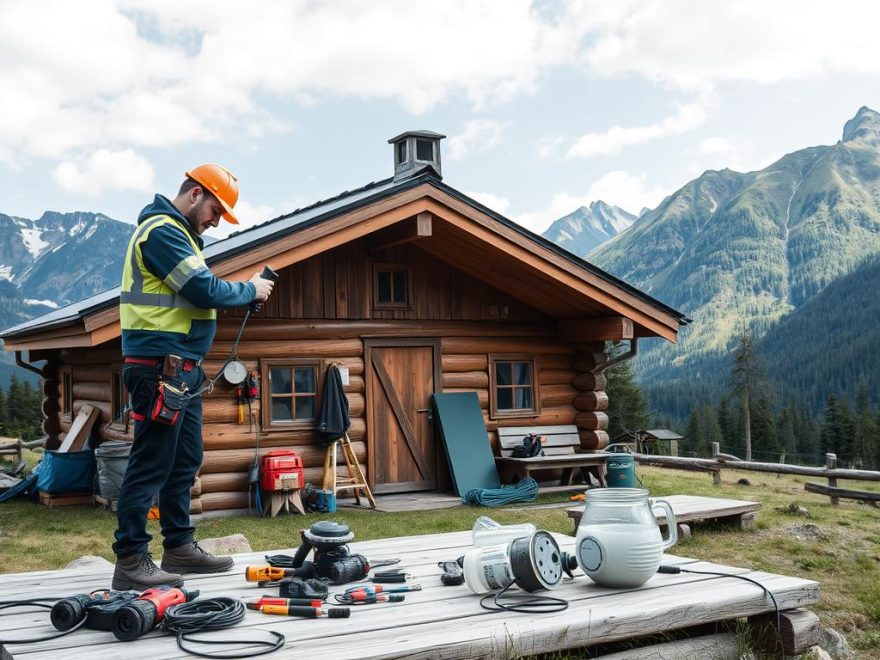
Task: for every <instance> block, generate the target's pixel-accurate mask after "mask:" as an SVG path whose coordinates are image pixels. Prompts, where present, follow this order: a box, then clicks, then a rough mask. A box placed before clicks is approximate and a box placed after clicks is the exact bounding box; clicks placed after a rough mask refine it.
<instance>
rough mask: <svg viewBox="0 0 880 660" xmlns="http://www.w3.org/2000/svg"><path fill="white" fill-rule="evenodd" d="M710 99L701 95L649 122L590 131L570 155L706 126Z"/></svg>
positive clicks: (596, 152)
mask: <svg viewBox="0 0 880 660" xmlns="http://www.w3.org/2000/svg"><path fill="white" fill-rule="evenodd" d="M709 105H710V104H709V103H708V102H707V100H706V99H701V100H699V101H696V102H694V103H688V104H686V105H682V106H680V107H679V108H678V112H676V113H675V114H674V115H669V116H668V117H664V118H663V119H661V120H660V121H658V122H655V123H653V124H648V125H646V126H636V127H632V128H623V127H621V126H612V127H611V128H610V129H608V130H607V131H605V132H603V133H587V134H586V135H582V136H581V137H579V138H578V139H577V140H576V141H575V143H574V144H572V145H571V147H569V149H568V151H567V152H566V156H567V157H568V158H573V157H578V156H581V157H592V156H607V155H609V154H614V153H617V152H619V151H621V150H622V149H624V148H625V147H630V146H633V145H638V144H644V143H646V142H651V141H652V140H657V139H658V138H663V137H667V136H670V135H681V134H683V133H687V132H689V131H692V130H694V129H696V128H699V127H700V126H702V125H703V124H704V123H705V122H706V120H707V119H708V116H709Z"/></svg>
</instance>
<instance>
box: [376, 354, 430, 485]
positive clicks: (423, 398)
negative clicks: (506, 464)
mask: <svg viewBox="0 0 880 660" xmlns="http://www.w3.org/2000/svg"><path fill="white" fill-rule="evenodd" d="M365 344H366V346H365V363H366V364H365V367H366V369H365V371H366V374H367V379H366V381H367V382H366V387H367V401H366V402H367V428H368V433H369V438H368V451H369V456H368V463H369V469H368V473H369V480H370V483H371V486H372V488H373V491H374V492H376V493H393V492H407V491H417V490H433V489H435V488H437V476H438V470H437V462H438V453H437V446H436V443H435V441H434V428H433V425H432V422H431V419H430V414H429V413H428V411H429V410H430V408H431V394H432V393H433V392H435V391H440V343H439V341H438V340H435V339H373V340H367V341H366V342H365Z"/></svg>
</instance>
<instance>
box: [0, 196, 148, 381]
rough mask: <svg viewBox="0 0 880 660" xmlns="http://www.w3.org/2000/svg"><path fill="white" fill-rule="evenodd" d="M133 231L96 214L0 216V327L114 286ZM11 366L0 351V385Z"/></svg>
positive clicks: (8, 356)
mask: <svg viewBox="0 0 880 660" xmlns="http://www.w3.org/2000/svg"><path fill="white" fill-rule="evenodd" d="M132 229H133V227H132V225H130V224H127V223H124V222H119V221H117V220H113V219H111V218H108V217H107V216H105V215H102V214H100V213H84V212H79V213H55V212H53V211H47V212H46V213H44V214H43V215H42V216H40V218H39V219H37V220H29V219H27V218H19V217H15V216H9V215H4V214H0V328H2V329H5V328H9V327H11V326H13V325H17V324H18V323H22V322H23V321H27V320H28V319H32V318H34V317H36V316H40V315H41V314H45V313H47V312H49V311H51V310H52V309H55V308H58V307H61V306H64V305H67V304H69V303H72V302H76V301H78V300H82V299H83V298H87V297H89V296H91V295H93V294H95V293H98V292H100V291H104V290H106V289H109V288H112V287H114V286H117V285H118V284H119V277H120V274H121V273H122V261H123V259H124V258H125V250H126V247H127V245H128V240H129V238H130V237H131V232H132ZM13 365H14V357H13V356H12V355H11V354H9V353H5V352H2V353H0V383H5V382H7V381H8V379H9V375H10V374H11V373H12V371H13V370H14V369H16V367H14V366H13ZM17 373H18V374H19V375H20V377H22V378H28V379H33V376H32V375H31V374H30V373H29V372H26V371H23V370H20V369H19V370H18V371H17Z"/></svg>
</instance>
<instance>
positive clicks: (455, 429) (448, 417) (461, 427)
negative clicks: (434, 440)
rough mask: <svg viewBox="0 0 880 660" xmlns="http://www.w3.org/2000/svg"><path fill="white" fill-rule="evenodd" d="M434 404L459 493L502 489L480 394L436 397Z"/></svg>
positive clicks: (456, 394)
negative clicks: (480, 489)
mask: <svg viewBox="0 0 880 660" xmlns="http://www.w3.org/2000/svg"><path fill="white" fill-rule="evenodd" d="M432 400H433V402H434V412H435V416H436V419H437V420H438V422H439V424H440V435H441V436H442V438H443V444H444V445H445V446H446V458H447V459H448V460H449V472H450V473H451V474H452V483H453V485H454V486H455V492H456V493H457V494H458V495H459V496H460V497H463V496H464V494H465V493H467V492H468V491H469V490H471V489H473V488H499V487H500V486H501V482H500V481H499V479H498V470H497V469H496V467H495V457H494V456H492V448H491V447H490V446H489V437H488V434H487V433H486V425H485V424H484V423H483V411H482V410H481V409H480V400H479V399H478V398H477V393H476V392H451V393H448V394H434V395H433V396H432Z"/></svg>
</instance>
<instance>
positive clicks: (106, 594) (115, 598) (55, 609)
mask: <svg viewBox="0 0 880 660" xmlns="http://www.w3.org/2000/svg"><path fill="white" fill-rule="evenodd" d="M137 596H138V592H137V591H109V590H105V591H93V592H92V593H90V594H75V595H73V596H68V597H67V598H62V599H61V600H59V601H58V602H57V603H55V604H54V605H53V606H52V611H51V613H50V615H49V619H50V620H51V621H52V625H53V626H55V629H56V630H70V629H71V628H73V627H74V626H75V625H76V624H78V623H79V622H80V621H82V620H83V619H84V618H86V616H88V617H89V620H91V619H92V614H93V613H94V611H95V610H96V609H98V608H101V607H106V606H111V605H113V606H116V607H119V606H120V605H122V604H124V603H126V602H128V601H130V600H134V599H135V598H137ZM86 627H88V628H91V627H92V626H91V625H89V621H86ZM106 630H109V628H106Z"/></svg>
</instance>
